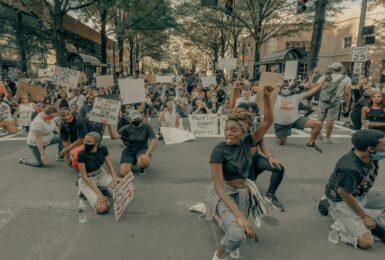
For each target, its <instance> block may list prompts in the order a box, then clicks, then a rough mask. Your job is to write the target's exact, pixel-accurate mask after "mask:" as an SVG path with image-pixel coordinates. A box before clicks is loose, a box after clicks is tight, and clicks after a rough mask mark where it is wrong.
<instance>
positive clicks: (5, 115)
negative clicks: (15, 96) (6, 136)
mask: <svg viewBox="0 0 385 260" xmlns="http://www.w3.org/2000/svg"><path fill="white" fill-rule="evenodd" d="M10 93H11V91H9V90H8V91H7V90H6V88H5V87H4V86H2V85H0V127H3V128H4V129H5V130H7V132H8V133H10V134H17V133H18V132H19V130H18V129H17V126H16V121H15V120H14V119H13V117H12V112H11V103H10V99H11V94H10Z"/></svg>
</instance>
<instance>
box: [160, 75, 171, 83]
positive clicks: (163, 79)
mask: <svg viewBox="0 0 385 260" xmlns="http://www.w3.org/2000/svg"><path fill="white" fill-rule="evenodd" d="M156 83H172V76H159V75H156Z"/></svg>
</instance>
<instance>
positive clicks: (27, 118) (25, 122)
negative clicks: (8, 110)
mask: <svg viewBox="0 0 385 260" xmlns="http://www.w3.org/2000/svg"><path fill="white" fill-rule="evenodd" d="M31 120H32V112H31V111H23V112H20V114H19V119H18V121H17V122H18V124H19V126H30V125H31Z"/></svg>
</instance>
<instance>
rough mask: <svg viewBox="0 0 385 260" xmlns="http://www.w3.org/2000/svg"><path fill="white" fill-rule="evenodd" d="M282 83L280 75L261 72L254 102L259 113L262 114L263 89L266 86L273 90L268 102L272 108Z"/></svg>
mask: <svg viewBox="0 0 385 260" xmlns="http://www.w3.org/2000/svg"><path fill="white" fill-rule="evenodd" d="M282 83H283V77H282V74H280V73H274V72H262V74H261V77H260V79H259V84H258V90H257V98H256V102H257V105H258V107H259V111H260V113H263V89H264V88H265V87H266V86H272V87H273V88H274V91H273V93H271V95H270V100H271V103H272V104H273V107H274V103H275V100H276V99H277V95H278V92H279V88H280V85H281V84H282Z"/></svg>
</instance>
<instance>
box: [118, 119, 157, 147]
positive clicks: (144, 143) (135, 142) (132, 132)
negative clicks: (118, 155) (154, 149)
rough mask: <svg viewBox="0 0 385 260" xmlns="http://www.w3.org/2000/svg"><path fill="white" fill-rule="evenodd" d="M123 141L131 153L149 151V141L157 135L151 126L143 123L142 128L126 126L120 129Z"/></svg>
mask: <svg viewBox="0 0 385 260" xmlns="http://www.w3.org/2000/svg"><path fill="white" fill-rule="evenodd" d="M119 134H120V135H121V136H122V138H121V139H122V141H123V143H124V145H125V146H126V149H127V150H128V151H129V152H132V153H137V152H139V151H141V150H147V148H148V141H149V140H151V139H153V138H155V133H154V130H153V129H152V127H151V126H150V125H149V124H146V123H142V126H140V127H138V128H135V127H133V126H132V125H125V126H123V127H122V128H120V129H119Z"/></svg>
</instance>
